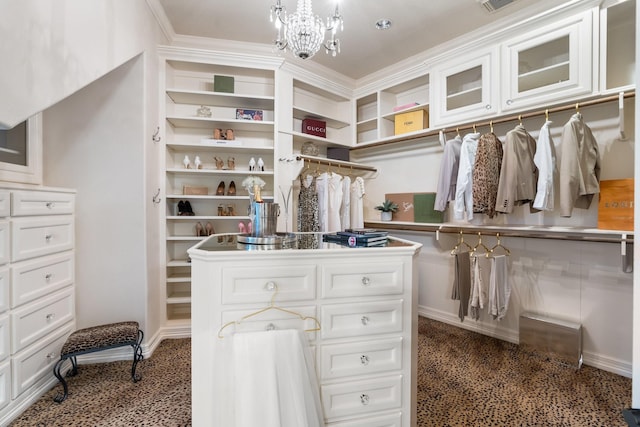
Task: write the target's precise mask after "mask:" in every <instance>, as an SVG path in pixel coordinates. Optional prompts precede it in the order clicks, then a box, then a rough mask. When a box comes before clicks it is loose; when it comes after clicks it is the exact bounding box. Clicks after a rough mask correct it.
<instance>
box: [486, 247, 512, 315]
mask: <svg viewBox="0 0 640 427" xmlns="http://www.w3.org/2000/svg"><path fill="white" fill-rule="evenodd" d="M489 259H490V260H491V277H490V279H489V314H491V316H492V317H493V318H494V319H495V320H501V319H502V318H503V317H504V316H505V315H506V314H507V308H508V307H509V297H510V296H511V283H510V282H509V275H508V274H507V257H506V255H495V256H493V257H491V258H489Z"/></svg>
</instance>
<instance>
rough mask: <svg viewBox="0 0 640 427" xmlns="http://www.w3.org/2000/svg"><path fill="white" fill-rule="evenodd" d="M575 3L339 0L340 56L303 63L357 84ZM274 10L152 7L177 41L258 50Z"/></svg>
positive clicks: (222, 0) (206, 1)
mask: <svg viewBox="0 0 640 427" xmlns="http://www.w3.org/2000/svg"><path fill="white" fill-rule="evenodd" d="M335 1H336V0H316V1H315V2H313V11H314V13H316V14H318V15H320V16H321V17H323V18H324V17H327V16H329V15H330V14H331V13H332V12H333V9H334V7H335ZM492 1H494V2H498V3H500V2H501V0H492ZM575 1H576V0H515V1H514V2H513V3H511V4H508V5H506V6H504V7H502V8H500V9H498V10H496V11H494V12H489V11H488V10H487V9H486V8H485V7H484V6H483V5H482V4H481V3H480V2H479V0H341V1H340V11H341V13H342V16H343V18H344V31H343V32H342V33H340V35H339V38H340V42H341V53H340V54H338V55H337V56H336V57H332V56H331V55H327V54H325V52H324V50H321V51H320V52H318V53H317V54H316V55H315V56H314V57H313V58H311V59H307V60H306V61H314V62H317V63H319V64H321V65H323V66H325V67H328V68H329V69H331V70H334V71H336V72H338V73H341V74H343V75H345V76H348V77H351V78H353V79H359V78H361V77H363V76H366V75H368V74H371V73H372V72H375V71H377V70H380V69H382V68H385V67H387V66H389V65H392V64H394V63H396V62H398V61H400V60H402V59H405V58H408V57H410V56H413V55H416V54H419V53H420V52H423V51H425V50H427V49H429V48H431V47H434V46H437V45H439V44H441V43H443V42H445V41H448V40H451V39H454V38H457V37H461V36H463V35H464V34H466V33H468V32H470V31H473V30H477V29H479V28H482V27H484V28H491V27H487V26H490V24H493V25H497V26H498V25H506V24H507V23H517V22H518V20H521V19H524V18H526V17H528V16H532V15H534V14H537V13H540V12H542V11H544V10H547V9H549V8H552V7H554V6H558V5H561V4H563V3H567V2H575ZM502 2H503V3H504V1H502ZM273 3H275V0H266V1H265V0H243V1H241V2H238V1H233V0H157V1H156V3H155V4H156V5H157V6H156V7H161V8H162V10H163V11H164V14H165V15H166V17H167V19H168V22H169V23H170V26H171V27H172V31H173V32H174V33H175V34H177V35H186V36H199V37H208V38H214V39H224V40H235V41H240V42H249V43H260V44H263V45H264V44H270V43H271V42H272V41H273V40H274V39H275V34H276V32H275V29H274V26H273V24H272V23H270V22H269V7H270V6H271V5H272V4H273ZM282 4H283V5H284V6H285V7H286V8H287V10H288V11H290V12H292V11H294V10H295V7H296V1H295V0H282ZM239 5H242V7H238V6H239ZM381 18H387V19H390V20H391V21H392V22H393V25H392V27H391V28H390V29H388V30H384V31H381V30H377V29H376V28H375V22H376V21H377V20H379V19H381ZM263 47H266V46H263ZM270 51H271V50H268V52H270ZM273 54H274V55H285V56H287V57H288V58H291V60H293V61H303V60H301V59H297V58H294V57H293V55H292V54H291V53H290V52H287V53H282V52H274V53H273Z"/></svg>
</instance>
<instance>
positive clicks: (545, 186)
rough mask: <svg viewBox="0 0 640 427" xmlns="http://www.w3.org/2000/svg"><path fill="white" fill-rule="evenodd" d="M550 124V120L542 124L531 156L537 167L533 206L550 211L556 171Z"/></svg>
mask: <svg viewBox="0 0 640 427" xmlns="http://www.w3.org/2000/svg"><path fill="white" fill-rule="evenodd" d="M550 126H551V122H550V121H547V122H546V123H545V124H544V125H542V129H540V136H538V144H537V145H536V154H535V155H534V156H533V162H534V163H535V164H536V167H537V168H538V185H537V187H538V188H537V191H536V197H535V199H534V201H533V207H534V208H535V209H539V210H542V211H552V210H553V205H554V202H553V198H554V191H553V183H554V176H555V175H556V173H557V169H556V148H555V146H554V145H553V139H552V138H551V130H550V129H549V127H550Z"/></svg>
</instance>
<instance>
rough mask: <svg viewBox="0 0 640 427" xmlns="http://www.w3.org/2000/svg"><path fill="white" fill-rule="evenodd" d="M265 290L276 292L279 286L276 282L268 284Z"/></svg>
mask: <svg viewBox="0 0 640 427" xmlns="http://www.w3.org/2000/svg"><path fill="white" fill-rule="evenodd" d="M264 288H265V289H266V290H268V291H275V290H276V288H277V286H276V284H275V282H267V283H265V284H264Z"/></svg>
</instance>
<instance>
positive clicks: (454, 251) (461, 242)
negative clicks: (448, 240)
mask: <svg viewBox="0 0 640 427" xmlns="http://www.w3.org/2000/svg"><path fill="white" fill-rule="evenodd" d="M460 246H465V247H466V248H467V249H469V252H473V248H472V247H471V245H470V244H468V243H467V242H465V241H464V236H463V234H462V230H461V231H460V235H459V236H458V243H457V244H456V245H455V246H454V247H453V249H452V250H451V255H455V254H457V253H458V249H460Z"/></svg>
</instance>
